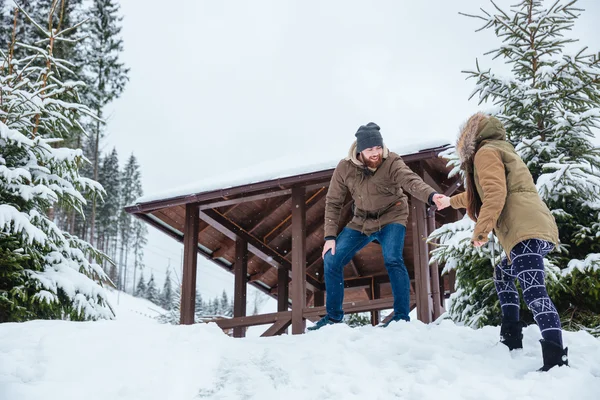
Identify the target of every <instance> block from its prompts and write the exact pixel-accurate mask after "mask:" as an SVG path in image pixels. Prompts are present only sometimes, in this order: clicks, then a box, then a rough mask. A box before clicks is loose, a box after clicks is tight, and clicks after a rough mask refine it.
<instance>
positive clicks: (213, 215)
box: [200, 210, 290, 268]
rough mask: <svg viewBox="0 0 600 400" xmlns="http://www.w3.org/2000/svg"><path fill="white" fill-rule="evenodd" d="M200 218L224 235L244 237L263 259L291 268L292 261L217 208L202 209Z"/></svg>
mask: <svg viewBox="0 0 600 400" xmlns="http://www.w3.org/2000/svg"><path fill="white" fill-rule="evenodd" d="M200 218H201V219H203V220H204V221H206V222H208V223H209V224H211V225H212V226H213V227H214V228H216V229H217V230H218V231H219V232H221V233H222V234H223V235H225V236H227V237H228V238H229V239H231V240H236V239H237V238H238V237H240V238H242V239H244V240H245V241H246V242H247V243H248V249H249V250H250V251H251V252H252V253H254V254H256V255H257V256H259V257H260V258H261V259H262V260H263V261H266V262H267V263H269V264H271V265H273V266H274V267H276V268H289V267H290V263H289V261H287V260H286V259H285V258H284V257H283V256H282V255H281V254H279V253H278V252H276V251H275V250H273V249H272V248H270V247H269V246H267V245H266V244H264V243H262V242H261V241H260V240H259V239H257V238H256V237H254V236H252V235H251V234H249V233H248V232H246V231H245V230H244V229H243V228H242V227H240V226H239V225H237V224H236V223H235V222H233V221H231V220H230V219H228V218H226V217H224V216H223V215H222V214H221V213H219V212H218V211H216V210H203V211H200Z"/></svg>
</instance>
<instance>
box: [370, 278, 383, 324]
mask: <svg viewBox="0 0 600 400" xmlns="http://www.w3.org/2000/svg"><path fill="white" fill-rule="evenodd" d="M380 298H381V285H380V284H379V283H377V282H376V281H375V279H373V280H372V282H371V300H377V299H380ZM380 317H381V315H380V313H379V310H371V325H373V326H377V325H379V320H380Z"/></svg>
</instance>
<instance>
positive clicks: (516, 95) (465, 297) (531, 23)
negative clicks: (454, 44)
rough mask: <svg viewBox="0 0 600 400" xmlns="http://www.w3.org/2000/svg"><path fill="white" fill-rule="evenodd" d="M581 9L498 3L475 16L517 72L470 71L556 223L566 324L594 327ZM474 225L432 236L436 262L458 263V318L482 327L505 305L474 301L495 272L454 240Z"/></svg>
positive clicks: (551, 269)
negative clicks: (578, 30)
mask: <svg viewBox="0 0 600 400" xmlns="http://www.w3.org/2000/svg"><path fill="white" fill-rule="evenodd" d="M576 3H577V2H576V1H560V0H559V1H552V2H546V1H534V0H522V1H520V2H519V3H518V4H516V5H515V6H513V7H511V8H510V10H509V11H504V10H502V9H501V8H500V7H498V6H496V4H495V3H492V4H493V7H494V8H495V11H494V13H488V12H486V11H483V14H481V15H469V16H470V17H474V18H478V19H481V20H483V21H484V25H483V26H482V28H481V29H482V30H483V29H493V30H494V32H495V34H496V36H497V37H498V38H500V39H501V41H502V44H501V45H500V47H498V48H497V49H494V50H492V51H490V52H489V53H487V54H491V55H493V57H494V58H501V59H503V60H504V61H505V62H506V63H507V64H508V65H509V66H510V67H511V75H510V76H500V75H498V74H495V73H494V72H492V71H491V70H490V69H487V70H486V69H482V68H481V67H480V66H479V63H477V68H476V69H475V70H474V71H467V72H466V73H467V74H468V76H469V78H473V79H475V80H476V81H477V84H476V87H475V90H474V91H473V94H472V97H473V96H478V98H479V103H480V104H482V103H488V104H490V103H491V105H493V106H492V107H493V110H494V112H493V113H494V115H495V116H496V117H498V118H499V119H500V120H501V121H502V122H503V123H504V125H505V127H506V130H507V136H508V140H510V141H511V143H512V144H513V145H515V148H516V150H517V152H518V153H519V154H520V155H521V157H523V159H524V160H525V162H526V163H527V165H528V167H529V169H530V171H531V173H532V175H533V177H534V180H535V181H536V185H537V188H538V191H539V193H540V195H541V196H542V198H543V199H544V200H545V201H546V203H547V204H548V206H549V208H550V209H551V210H552V213H553V215H554V216H555V218H556V221H557V223H558V226H559V231H560V240H561V245H560V246H559V248H558V249H557V250H556V251H555V252H553V253H551V254H550V255H549V256H548V257H547V260H548V263H547V265H546V272H547V281H548V288H549V291H550V295H551V297H552V299H553V300H554V303H555V305H556V306H557V308H558V310H559V312H560V313H561V317H562V320H563V325H564V327H565V328H566V329H580V328H587V329H590V330H596V331H597V329H598V327H599V326H600V289H599V288H600V149H598V148H596V147H594V146H593V144H592V143H591V141H590V138H591V137H593V134H594V130H597V129H598V127H599V121H600V57H599V55H598V54H590V53H589V52H588V50H587V48H586V47H582V46H579V47H578V45H577V44H576V42H577V40H575V39H572V38H569V37H568V36H566V35H567V34H568V33H569V31H570V30H571V28H572V27H573V25H574V23H575V21H576V19H577V18H578V16H579V15H580V13H581V12H582V11H583V10H581V9H579V8H577V7H576ZM469 229H470V227H469V228H467V226H466V224H465V223H462V225H461V223H458V224H453V225H451V226H446V227H443V228H441V229H440V230H438V232H436V233H435V234H434V235H432V238H437V239H438V240H439V241H440V243H441V244H442V247H440V248H438V249H437V250H436V252H435V256H434V259H436V260H437V261H438V262H447V263H449V265H450V266H457V267H458V268H457V286H458V292H457V294H456V295H455V296H454V299H453V300H454V301H453V306H452V309H451V310H450V314H451V317H452V318H454V319H455V320H459V321H463V322H465V323H467V324H469V325H474V326H478V325H482V324H487V323H491V322H497V320H495V319H494V318H497V317H496V316H498V315H499V310H498V311H496V310H492V308H493V307H496V308H498V307H497V303H496V299H495V296H494V297H493V298H494V301H493V302H492V300H487V301H484V302H478V301H476V300H475V299H476V298H478V297H482V298H486V296H487V293H488V292H490V293H493V290H492V289H493V287H492V286H491V281H490V278H491V268H489V269H487V270H482V269H479V268H477V263H478V262H480V261H481V258H482V257H481V256H480V255H479V254H477V253H473V252H472V251H471V252H470V253H469V251H470V250H469V249H467V247H468V244H467V243H466V242H462V244H461V242H460V241H459V240H457V237H460V235H464V236H465V237H466V236H468V235H469V234H468V233H466V232H467V231H468V230H469ZM469 254H470V256H469ZM482 263H483V264H485V262H482ZM490 267H491V265H490ZM447 268H448V266H447ZM461 270H462V271H461ZM469 270H471V271H472V272H473V273H472V274H471V275H469V274H468V273H467V272H468V271H469ZM492 303H493V304H492ZM522 308H523V310H525V307H524V305H523V307H522ZM490 316H493V317H490Z"/></svg>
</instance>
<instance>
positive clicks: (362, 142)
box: [354, 122, 383, 153]
mask: <svg viewBox="0 0 600 400" xmlns="http://www.w3.org/2000/svg"><path fill="white" fill-rule="evenodd" d="M354 136H356V152H357V153H360V152H362V151H363V150H364V149H369V148H371V147H376V146H382V147H383V138H382V137H381V133H379V125H377V124H376V123H375V122H369V123H368V124H366V125H361V127H360V128H358V131H357V132H356V134H355V135H354Z"/></svg>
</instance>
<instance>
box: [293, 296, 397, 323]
mask: <svg viewBox="0 0 600 400" xmlns="http://www.w3.org/2000/svg"><path fill="white" fill-rule="evenodd" d="M393 307H394V299H393V298H391V297H388V298H385V299H377V300H365V301H356V302H352V303H344V304H343V305H342V308H343V310H344V313H345V314H352V313H359V312H366V311H373V310H386V309H388V308H393ZM325 314H327V310H326V307H312V308H305V309H304V318H312V317H319V316H323V315H325Z"/></svg>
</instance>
